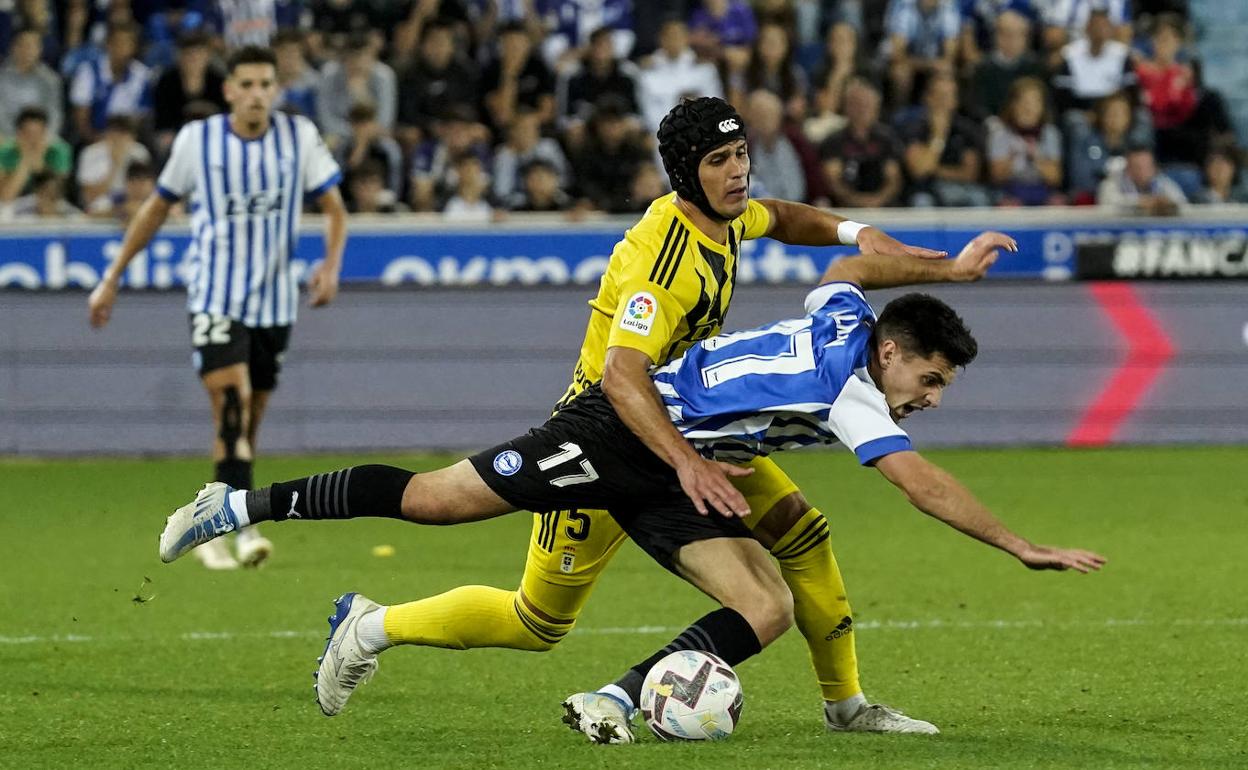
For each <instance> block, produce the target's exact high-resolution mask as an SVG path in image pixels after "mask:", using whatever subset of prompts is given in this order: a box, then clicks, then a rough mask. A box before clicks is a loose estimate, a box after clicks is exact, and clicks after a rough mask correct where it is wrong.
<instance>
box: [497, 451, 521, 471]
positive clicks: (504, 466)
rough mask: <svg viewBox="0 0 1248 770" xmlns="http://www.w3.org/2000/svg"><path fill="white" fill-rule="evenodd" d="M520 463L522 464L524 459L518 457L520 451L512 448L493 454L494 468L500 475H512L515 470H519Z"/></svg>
mask: <svg viewBox="0 0 1248 770" xmlns="http://www.w3.org/2000/svg"><path fill="white" fill-rule="evenodd" d="M521 465H524V460H523V459H522V458H521V457H520V453H519V452H517V451H516V450H514V449H508V450H507V451H505V452H499V453H498V454H496V455H494V470H495V471H497V472H498V475H500V476H514V475H515V474H516V471H518V470H520V466H521Z"/></svg>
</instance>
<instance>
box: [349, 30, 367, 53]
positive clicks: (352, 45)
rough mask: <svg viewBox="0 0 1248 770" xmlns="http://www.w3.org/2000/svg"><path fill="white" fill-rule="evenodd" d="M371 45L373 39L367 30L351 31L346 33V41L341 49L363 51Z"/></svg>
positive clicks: (353, 51)
mask: <svg viewBox="0 0 1248 770" xmlns="http://www.w3.org/2000/svg"><path fill="white" fill-rule="evenodd" d="M372 47H373V41H372V38H370V37H369V36H368V33H367V32H352V33H351V34H349V35H347V41H346V43H345V44H344V45H343V49H344V50H345V51H346V52H347V53H364V52H366V51H368V50H370V49H371V48H372Z"/></svg>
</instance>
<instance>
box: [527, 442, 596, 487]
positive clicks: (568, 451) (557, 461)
mask: <svg viewBox="0 0 1248 770" xmlns="http://www.w3.org/2000/svg"><path fill="white" fill-rule="evenodd" d="M559 448H560V449H562V450H563V451H562V452H556V453H555V454H553V455H551V456H550V457H547V458H546V459H545V460H539V461H538V462H537V468H538V470H542V471H548V470H550V469H551V468H554V467H555V466H556V465H562V464H563V463H566V462H568V461H570V460H575V459H576V458H578V457H580V456H581V448H580V447H579V446H577V445H576V444H573V443H572V442H571V441H568V442H565V443H563V444H560V445H559ZM597 480H598V471H596V470H594V466H593V465H592V464H591V463H590V462H589V458H586V459H584V460H581V472H580V473H575V474H572V475H570V476H560V477H559V478H555V479H551V480H550V483H551V484H553V485H554V486H556V487H570V486H572V485H573V484H588V483H589V482H591V481H597Z"/></svg>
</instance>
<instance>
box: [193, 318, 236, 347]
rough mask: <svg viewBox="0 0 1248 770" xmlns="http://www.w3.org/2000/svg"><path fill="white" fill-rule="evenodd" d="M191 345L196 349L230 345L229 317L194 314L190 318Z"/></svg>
mask: <svg viewBox="0 0 1248 770" xmlns="http://www.w3.org/2000/svg"><path fill="white" fill-rule="evenodd" d="M191 344H192V345H194V346H195V347H197V348H202V347H203V346H205V345H209V344H212V345H228V344H230V317H229V316H225V315H218V316H213V315H208V314H207V313H196V314H195V315H193V316H191Z"/></svg>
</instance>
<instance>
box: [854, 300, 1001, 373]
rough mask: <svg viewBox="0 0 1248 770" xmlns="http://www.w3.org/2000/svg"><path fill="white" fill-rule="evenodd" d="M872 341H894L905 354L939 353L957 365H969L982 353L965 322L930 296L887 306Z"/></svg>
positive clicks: (881, 314)
mask: <svg viewBox="0 0 1248 770" xmlns="http://www.w3.org/2000/svg"><path fill="white" fill-rule="evenodd" d="M873 338H874V340H876V341H877V342H878V341H880V340H885V339H891V340H893V341H894V342H896V343H897V344H898V345H899V346H900V347H901V348H902V350H903V351H905V352H906V353H914V354H917V355H920V356H922V357H923V358H930V357H932V356H933V355H935V354H936V353H939V354H941V355H942V356H944V357H945V359H946V360H947V361H949V363H950V364H952V365H954V366H966V365H967V364H969V363H970V362H971V361H974V360H975V355H976V354H977V353H979V344H978V343H977V342H975V338H974V337H972V336H971V330H970V329H968V328H966V322H965V321H963V320H962V318H961V316H959V315H958V314H957V313H956V312H954V310H953V308H951V307H949V306H948V305H946V304H945V303H944V302H941V301H940V300H938V299H936V298H935V297H933V296H931V295H930V294H919V293H911V294H905V295H903V296H900V297H898V298H897V299H895V300H893V301H892V302H890V303H888V304H887V305H885V306H884V312H882V313H880V316H879V319H878V320H877V321H876V322H875V331H874V332H873Z"/></svg>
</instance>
